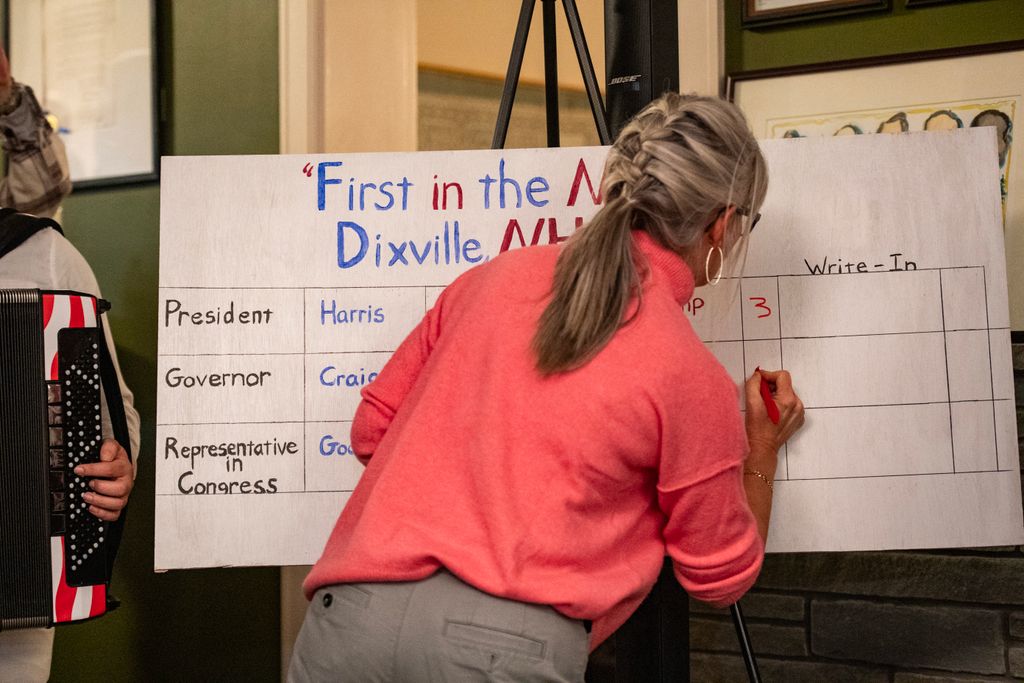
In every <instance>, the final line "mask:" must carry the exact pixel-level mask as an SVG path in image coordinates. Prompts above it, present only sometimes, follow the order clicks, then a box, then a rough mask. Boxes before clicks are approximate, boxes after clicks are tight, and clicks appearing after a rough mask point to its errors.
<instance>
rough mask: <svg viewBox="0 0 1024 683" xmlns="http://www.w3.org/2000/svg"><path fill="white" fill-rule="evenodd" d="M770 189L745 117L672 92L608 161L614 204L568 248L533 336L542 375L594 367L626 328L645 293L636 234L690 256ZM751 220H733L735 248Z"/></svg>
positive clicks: (627, 133)
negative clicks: (721, 217) (732, 211)
mask: <svg viewBox="0 0 1024 683" xmlns="http://www.w3.org/2000/svg"><path fill="white" fill-rule="evenodd" d="M767 189H768V172H767V166H766V164H765V161H764V157H763V156H762V155H761V151H760V148H759V147H758V145H757V142H756V140H754V136H753V134H752V133H751V132H750V128H749V127H748V126H747V122H746V120H745V119H744V118H743V114H742V113H740V111H739V110H738V109H737V108H736V107H735V106H733V105H732V104H730V103H729V102H726V101H724V100H721V99H717V98H710V97H697V96H692V95H679V94H677V93H667V94H665V95H663V96H662V97H660V98H659V99H657V100H655V101H654V102H652V103H651V104H649V105H648V106H647V107H645V108H644V109H643V110H642V111H641V112H640V113H639V114H637V115H636V117H634V118H633V119H632V120H631V121H630V122H629V123H628V124H627V125H626V126H625V127H624V128H623V129H622V132H621V133H619V136H618V138H617V139H616V141H615V144H614V145H613V146H612V148H611V151H610V152H609V154H608V159H607V161H606V163H605V171H604V179H603V181H602V191H603V194H604V199H605V204H604V206H603V207H602V208H601V209H600V211H598V213H597V214H596V215H595V216H594V218H593V219H591V221H590V222H589V223H588V224H587V226H586V227H585V228H583V229H582V230H579V231H577V232H576V234H575V235H573V237H572V238H571V239H570V240H569V241H568V242H567V243H566V245H565V249H564V251H563V252H562V254H561V255H560V256H559V259H558V264H557V266H556V268H555V280H554V284H553V287H552V290H553V291H552V300H551V302H550V303H549V304H548V306H547V308H546V309H545V310H544V313H543V314H542V316H541V319H540V323H539V325H538V329H537V332H536V334H535V335H534V338H533V349H534V352H535V353H536V354H537V368H538V370H540V372H541V373H543V374H552V373H556V372H563V371H567V370H571V369H573V368H575V367H579V366H580V365H582V364H584V363H586V361H587V360H589V359H590V358H592V357H593V356H594V355H595V354H596V353H597V352H598V351H600V350H601V349H602V348H604V346H605V345H606V344H607V343H608V342H609V341H610V340H611V338H612V336H613V335H614V334H615V332H616V331H617V330H618V329H619V327H620V326H621V325H623V324H624V322H625V321H624V317H625V314H626V310H627V306H628V304H629V300H630V298H631V297H632V296H633V295H634V294H637V295H638V294H639V283H640V275H639V269H638V265H637V263H636V262H635V260H634V255H633V248H632V239H631V230H643V231H645V232H647V233H649V234H650V235H651V237H653V238H654V240H655V241H656V242H657V243H658V244H660V245H662V246H663V247H665V248H667V249H670V250H672V251H674V252H676V253H678V254H680V255H682V256H690V255H691V254H690V252H691V251H692V250H693V249H694V248H695V247H696V246H697V245H698V244H699V243H700V240H701V237H702V235H703V233H704V229H705V228H706V227H707V226H708V224H709V223H710V222H712V221H714V220H715V218H716V216H717V215H718V214H719V213H720V212H721V211H722V210H723V209H724V208H726V207H728V206H734V205H735V206H738V207H742V208H743V209H744V211H745V213H746V214H748V215H754V214H755V213H756V212H757V211H758V209H759V208H760V206H761V203H762V202H763V201H764V196H765V193H766V192H767ZM747 222H748V221H747V220H739V217H736V218H734V220H732V221H731V222H730V225H729V228H728V233H727V236H726V243H733V242H735V241H736V240H737V239H738V238H739V236H740V235H741V234H742V233H743V230H744V229H745V225H746V224H747Z"/></svg>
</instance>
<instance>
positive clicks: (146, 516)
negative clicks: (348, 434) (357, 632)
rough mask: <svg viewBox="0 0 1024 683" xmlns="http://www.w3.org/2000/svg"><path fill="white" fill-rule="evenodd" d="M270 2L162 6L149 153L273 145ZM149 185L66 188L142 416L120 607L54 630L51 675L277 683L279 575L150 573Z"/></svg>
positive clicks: (152, 206) (153, 210)
mask: <svg viewBox="0 0 1024 683" xmlns="http://www.w3.org/2000/svg"><path fill="white" fill-rule="evenodd" d="M277 5H278V3H277V0H246V1H245V2H237V1H231V0H173V2H172V1H171V0H160V1H159V2H158V22H159V26H158V34H159V37H158V43H159V49H158V52H159V58H160V62H161V69H160V71H161V74H160V79H159V80H160V86H161V89H162V93H163V100H164V101H163V106H162V113H163V117H162V122H161V153H162V154H165V155H171V154H273V153H276V152H277V151H278V87H277V74H278V69H277ZM159 203H160V192H159V187H158V185H157V184H155V183H152V184H144V185H136V186H131V187H123V188H117V189H104V190H89V191H81V192H75V193H74V194H72V196H71V197H70V198H69V199H68V201H67V203H66V205H65V209H64V223H65V227H66V231H67V235H68V237H69V238H70V239H71V241H72V242H73V243H74V244H75V245H76V246H77V247H78V249H79V250H80V251H81V252H82V253H83V254H84V255H85V257H86V259H87V260H88V261H89V263H90V264H92V267H93V270H94V271H95V272H96V276H97V278H98V279H99V282H100V287H101V288H102V289H103V293H104V295H105V296H106V297H107V298H108V299H110V300H111V302H112V303H113V305H114V308H113V310H112V311H111V313H110V320H111V325H112V328H113V331H114V334H115V336H116V339H117V347H118V355H119V356H120V361H121V367H122V369H123V371H124V375H125V379H126V381H127V382H128V385H129V386H130V387H131V389H132V390H133V391H134V392H135V399H136V400H135V404H136V407H137V408H138V410H139V413H140V414H141V415H142V424H143V427H142V452H141V454H140V455H141V457H140V459H139V474H138V479H137V480H136V484H135V491H134V493H133V495H132V500H131V505H130V508H129V517H128V524H127V529H126V535H125V540H124V543H123V544H122V546H121V551H120V554H119V556H118V566H117V568H116V572H115V576H114V583H113V587H112V592H113V593H114V594H115V595H117V596H118V597H119V598H121V600H122V603H123V606H122V607H121V609H119V610H118V611H116V612H114V613H113V614H110V615H108V616H106V617H103V618H102V619H99V620H97V621H96V622H93V623H88V624H84V625H78V626H69V627H63V628H61V629H58V632H57V640H56V646H55V648H54V660H53V670H52V671H53V678H52V680H54V681H94V680H95V681H164V680H166V681H183V680H204V681H213V680H216V681H231V680H247V681H259V680H263V681H277V680H279V672H280V654H279V652H280V645H279V640H278V638H279V635H278V634H279V620H280V613H279V597H278V590H279V580H278V570H277V569H271V568H266V569H219V570H191V571H173V572H168V573H165V574H159V575H158V574H155V573H154V572H153V524H154V521H153V499H154V494H153V491H154V476H153V475H154V467H155V457H154V455H155V449H154V438H155V430H154V421H155V416H156V380H157V377H156V338H157V330H156V320H157V313H156V309H157V263H158V256H157V252H158V246H159V220H158V219H159V212H160V206H159Z"/></svg>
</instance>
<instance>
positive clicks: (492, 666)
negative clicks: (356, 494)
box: [288, 571, 589, 683]
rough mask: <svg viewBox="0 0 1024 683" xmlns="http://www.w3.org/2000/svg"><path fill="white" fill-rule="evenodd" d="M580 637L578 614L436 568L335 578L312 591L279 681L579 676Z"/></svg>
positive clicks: (584, 639) (574, 679) (583, 663)
mask: <svg viewBox="0 0 1024 683" xmlns="http://www.w3.org/2000/svg"><path fill="white" fill-rule="evenodd" d="M588 643H589V637H588V635H587V632H586V629H585V628H584V625H583V622H581V621H578V620H575V619H570V618H568V617H566V616H563V615H562V614H559V613H558V612H556V611H555V610H554V609H552V608H551V607H547V606H544V605H533V604H529V603H523V602H516V601H514V600H505V599H502V598H497V597H494V596H492V595H488V594H487V593H484V592H482V591H479V590H477V589H475V588H473V587H471V586H469V585H467V584H465V583H463V582H462V581H460V580H459V579H457V578H455V577H454V576H452V575H451V574H450V573H448V572H445V571H441V572H439V573H437V574H434V575H433V576H431V577H429V578H427V579H424V580H422V581H413V582H405V583H350V584H337V585H334V586H327V587H324V588H321V589H320V590H318V591H317V592H316V593H315V594H314V595H313V600H312V602H311V603H310V605H309V609H308V610H307V611H306V619H305V621H304V622H303V624H302V630H301V631H300V632H299V637H298V639H297V640H296V641H295V650H294V652H293V654H292V661H291V664H290V666H289V669H288V681H289V683H307V682H313V681H316V682H319V681H358V683H370V682H372V681H402V682H411V683H419V682H420V681H425V682H426V681H439V682H440V681H443V682H445V683H447V682H449V681H451V682H459V681H552V682H554V681H558V682H565V683H580V682H581V681H583V673H584V671H585V670H586V667H587V656H588Z"/></svg>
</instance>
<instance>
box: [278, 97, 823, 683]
mask: <svg viewBox="0 0 1024 683" xmlns="http://www.w3.org/2000/svg"><path fill="white" fill-rule="evenodd" d="M766 189H767V172H766V167H765V162H764V159H763V157H762V156H761V153H760V150H759V149H758V146H757V143H756V142H755V140H754V138H753V136H752V135H751V133H750V131H749V129H748V127H747V125H746V122H745V121H744V119H743V117H742V115H741V114H740V113H739V111H738V110H737V109H736V108H735V107H733V106H732V105H731V104H729V103H727V102H724V101H721V100H717V99H710V98H698V97H683V96H679V95H674V94H670V95H666V96H664V97H662V98H661V99H659V100H658V101H656V102H654V103H652V104H651V105H650V106H648V107H647V108H646V109H644V110H643V111H642V112H641V113H640V114H638V115H637V117H636V118H635V119H634V120H633V121H632V122H631V123H629V124H628V125H627V126H626V127H625V128H624V129H623V131H622V133H621V134H620V135H619V138H618V140H617V141H616V142H615V145H614V147H613V148H612V150H611V152H610V154H609V157H608V161H607V165H606V169H605V175H604V181H603V190H604V197H605V198H606V204H605V205H604V207H603V208H602V209H601V210H600V211H599V212H598V214H597V215H596V216H595V217H594V219H593V220H592V221H591V222H590V224H589V225H588V226H587V227H586V228H585V229H583V230H580V231H579V232H577V233H576V235H575V236H574V237H573V238H572V239H570V240H569V241H568V242H566V243H565V244H564V245H558V246H547V247H536V248H528V249H521V250H517V251H513V252H508V253H506V254H503V255H501V256H499V257H498V258H496V259H493V260H491V261H490V262H488V263H486V264H483V265H481V266H478V267H476V268H474V269H472V270H470V271H468V272H466V273H465V274H463V275H462V276H460V277H459V278H458V279H457V280H456V281H455V282H454V283H452V284H451V285H450V286H449V287H448V288H447V289H446V290H445V291H444V293H443V294H442V295H441V297H440V298H439V299H438V301H437V303H436V305H435V306H434V307H433V309H431V310H430V311H429V312H428V313H427V314H426V316H425V317H424V319H423V320H422V322H421V323H420V324H419V325H418V326H417V327H416V329H414V330H413V331H412V333H411V334H410V335H409V336H408V337H407V338H406V339H405V341H404V342H403V343H402V345H401V346H400V347H399V348H398V350H397V351H396V352H395V354H394V356H393V357H392V358H391V360H390V361H389V362H388V364H387V365H386V366H385V368H384V369H383V370H382V372H381V373H380V375H379V376H378V377H377V379H376V380H375V381H374V382H373V383H372V384H370V385H368V386H367V387H365V388H364V389H363V401H362V403H361V404H360V406H359V409H358V411H357V413H356V417H355V421H354V422H353V424H352V447H353V450H354V451H355V452H356V453H357V454H358V455H359V457H360V459H361V460H363V461H364V463H366V471H365V473H364V474H363V476H362V479H361V480H360V482H359V485H358V486H357V487H356V490H355V492H354V493H353V494H352V497H351V499H350V500H349V502H348V504H347V506H346V507H345V509H344V511H343V512H342V514H341V516H340V518H339V519H338V522H337V524H336V525H335V528H334V531H333V533H332V534H331V537H330V539H329V540H328V542H327V546H326V548H325V549H324V552H323V556H322V557H321V558H320V561H319V562H318V563H317V564H316V566H315V567H314V568H313V571H312V573H311V574H310V575H309V577H308V578H307V580H306V583H305V590H306V594H307V596H308V597H310V598H311V600H312V603H311V605H310V608H309V611H308V613H307V616H306V621H305V623H304V624H303V627H302V631H301V633H300V635H299V639H298V641H297V643H296V647H295V654H294V656H293V658H292V662H291V669H290V672H289V679H290V680H292V681H319V680H332V681H341V680H344V681H349V680H351V681H360V682H364V681H461V680H472V681H477V680H512V681H582V680H583V673H584V669H585V668H586V662H587V655H588V652H589V650H590V649H592V648H594V647H596V646H597V645H598V644H599V643H600V642H601V641H602V640H604V639H605V638H607V637H608V636H609V635H611V634H612V633H613V632H614V631H615V629H616V628H618V627H619V626H620V625H621V624H622V623H623V622H624V621H625V620H626V618H627V617H628V616H629V615H630V613H632V612H633V610H634V609H636V607H637V606H638V605H639V604H640V602H641V601H642V600H643V598H644V596H645V595H646V594H647V592H648V591H649V590H650V589H651V587H652V585H653V584H654V581H655V579H656V577H657V575H658V572H659V569H660V567H661V565H662V560H663V557H664V556H665V554H666V553H667V554H668V555H669V556H671V558H672V560H673V563H674V567H675V573H676V576H677V577H678V579H679V582H680V583H681V584H682V585H683V587H684V588H686V590H687V591H688V592H689V593H690V595H692V596H693V597H695V598H698V599H701V600H706V601H708V602H711V603H713V604H718V605H725V604H729V603H731V602H733V601H735V600H736V599H738V598H739V597H740V596H741V595H742V594H743V593H744V592H745V591H746V590H747V589H749V588H750V586H751V585H752V584H753V583H754V580H755V579H756V578H757V574H758V572H759V570H760V567H761V561H762V558H763V554H764V539H765V537H766V535H767V533H768V517H769V512H770V509H771V493H772V491H771V482H772V479H773V477H774V473H775V464H776V452H777V450H778V448H779V447H780V446H781V445H782V444H783V443H784V442H785V441H786V439H788V438H789V437H790V436H791V435H792V434H793V433H794V432H795V431H796V430H797V429H798V428H799V426H800V425H801V424H802V422H803V406H802V405H801V403H800V401H799V399H798V397H797V396H796V394H795V393H793V390H792V386H791V384H790V380H789V376H788V375H787V374H786V373H785V372H775V373H762V374H764V375H765V377H766V378H767V379H768V380H769V381H770V382H772V383H773V384H774V386H775V391H776V393H775V400H776V402H777V404H778V406H779V409H780V413H781V419H779V421H778V424H774V423H773V422H772V421H771V420H769V419H768V416H767V413H766V408H765V405H764V403H763V401H762V400H761V398H760V395H759V392H758V388H759V383H760V374H759V373H755V374H754V376H753V377H751V378H750V379H749V380H748V381H747V382H746V404H747V411H746V425H745V426H744V419H743V417H742V416H741V413H740V407H739V403H738V401H737V395H736V387H735V386H734V385H733V383H732V381H731V380H730V379H729V377H728V376H727V374H726V372H725V370H724V369H723V368H722V366H721V365H720V364H719V363H718V362H717V361H716V360H715V358H714V357H713V356H712V355H711V354H710V352H708V351H707V349H706V348H705V347H704V345H703V344H702V343H701V341H700V339H698V337H697V335H696V334H694V332H693V329H692V328H691V326H690V323H689V321H688V320H687V318H686V316H685V315H684V314H683V310H682V307H683V305H684V304H685V303H686V302H687V301H688V300H689V299H690V297H691V295H692V294H693V290H694V287H699V286H703V285H706V284H709V283H710V284H714V283H715V282H716V281H717V280H718V279H719V278H720V277H721V273H722V270H723V268H725V267H726V265H727V261H730V262H731V261H735V260H737V259H739V260H741V258H740V257H741V256H742V252H743V250H744V248H745V245H744V243H743V242H744V241H743V239H742V238H743V237H744V235H745V234H746V233H747V232H749V230H750V229H751V228H752V227H753V224H754V223H755V222H756V218H757V216H758V214H757V211H758V209H759V207H760V205H761V203H762V201H763V199H764V195H765V192H766Z"/></svg>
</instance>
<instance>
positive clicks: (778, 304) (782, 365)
mask: <svg viewBox="0 0 1024 683" xmlns="http://www.w3.org/2000/svg"><path fill="white" fill-rule="evenodd" d="M775 312H776V314H777V315H776V316H775V317H776V318H777V319H778V322H779V369H780V370H785V369H786V357H785V356H784V355H783V348H782V339H783V337H782V293H781V292H780V291H779V278H775ZM782 449H783V451H784V452H785V454H786V479H789V441H787V442H786V443H784V444H782Z"/></svg>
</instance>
